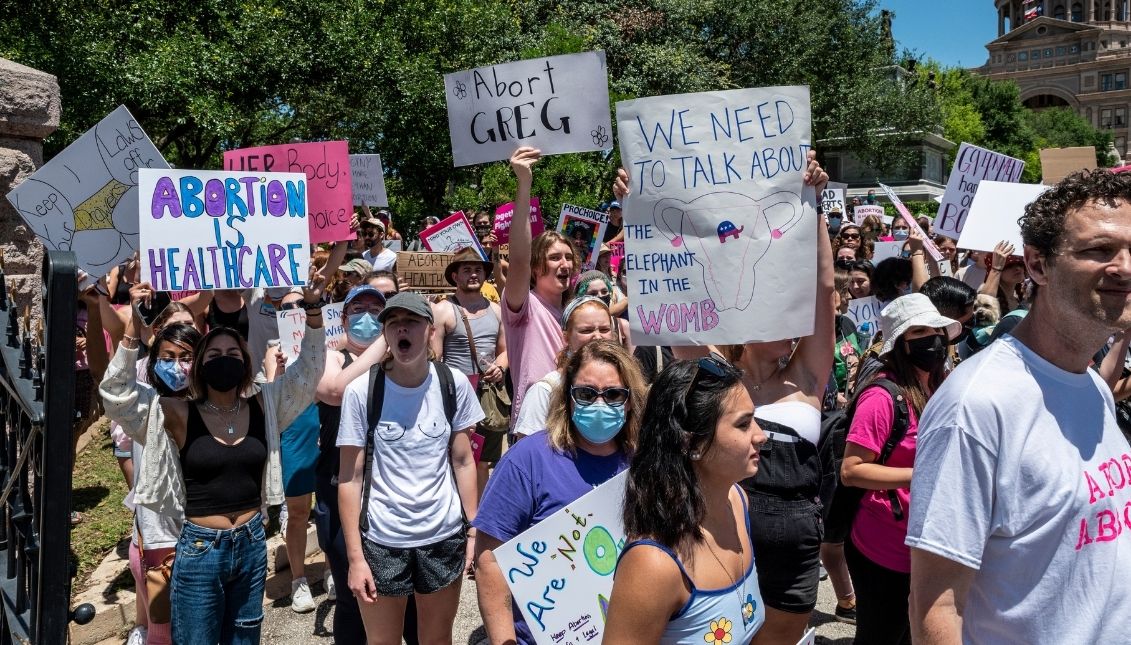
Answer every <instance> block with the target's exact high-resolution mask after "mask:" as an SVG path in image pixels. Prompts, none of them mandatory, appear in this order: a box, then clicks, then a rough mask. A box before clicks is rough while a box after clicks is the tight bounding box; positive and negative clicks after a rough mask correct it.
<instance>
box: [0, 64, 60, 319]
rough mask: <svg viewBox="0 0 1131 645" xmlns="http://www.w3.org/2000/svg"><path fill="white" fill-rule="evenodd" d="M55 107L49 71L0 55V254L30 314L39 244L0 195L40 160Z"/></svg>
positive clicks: (35, 302) (55, 122)
mask: <svg viewBox="0 0 1131 645" xmlns="http://www.w3.org/2000/svg"><path fill="white" fill-rule="evenodd" d="M60 111H61V103H60V98H59V82H58V81H57V80H56V78H55V77H54V76H52V75H51V74H47V73H45V72H41V71H39V70H35V69H32V68H30V67H25V66H23V65H20V64H19V63H15V62H13V61H10V60H8V59H5V58H0V256H2V257H3V259H4V274H5V275H6V276H7V278H8V279H7V285H8V290H9V293H10V294H11V295H12V296H13V297H14V298H15V299H16V302H17V304H18V306H19V307H20V309H21V310H22V309H23V308H24V306H25V305H28V304H31V305H32V307H33V310H34V312H35V315H36V316H39V315H41V312H40V311H39V304H40V303H39V300H40V299H39V298H38V294H39V289H40V279H39V272H40V267H41V266H42V261H43V246H42V245H41V244H40V243H39V241H38V240H36V238H35V236H34V235H33V234H32V233H31V231H29V230H28V228H27V226H25V225H24V223H23V220H22V219H20V215H19V213H17V212H16V210H15V209H14V208H12V205H11V203H9V202H8V200H7V199H5V198H4V195H6V194H7V193H8V191H9V190H11V189H12V188H13V187H15V186H16V185H17V184H19V183H20V182H22V181H23V180H25V179H27V178H28V177H30V176H31V174H32V173H33V172H35V170H36V168H38V167H39V166H41V165H43V139H45V138H46V137H47V136H48V135H49V134H51V133H52V132H54V131H55V129H56V128H58V127H59V114H60Z"/></svg>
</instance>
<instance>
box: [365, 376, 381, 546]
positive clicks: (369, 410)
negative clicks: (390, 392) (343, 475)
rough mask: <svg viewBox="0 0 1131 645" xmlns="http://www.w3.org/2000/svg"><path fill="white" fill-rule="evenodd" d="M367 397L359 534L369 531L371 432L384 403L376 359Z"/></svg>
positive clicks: (371, 459) (371, 471)
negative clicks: (367, 507) (368, 502)
mask: <svg viewBox="0 0 1131 645" xmlns="http://www.w3.org/2000/svg"><path fill="white" fill-rule="evenodd" d="M368 391H369V398H368V399H367V400H366V402H365V427H366V432H365V465H364V469H365V470H364V472H365V474H364V475H363V479H362V482H363V483H362V485H361V534H362V535H365V534H366V533H367V532H368V531H369V512H368V510H367V509H366V506H367V503H366V502H367V501H368V500H369V486H370V483H371V482H372V480H373V433H374V432H376V430H377V423H378V422H380V421H381V410H382V408H383V407H384V404H385V370H384V369H382V367H381V362H380V361H378V362H376V363H374V364H373V367H370V368H369V390H368Z"/></svg>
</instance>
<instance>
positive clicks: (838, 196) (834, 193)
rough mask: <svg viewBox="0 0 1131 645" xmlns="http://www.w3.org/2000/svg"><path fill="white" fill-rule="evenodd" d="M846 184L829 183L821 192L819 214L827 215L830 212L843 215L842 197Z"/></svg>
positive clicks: (846, 188) (846, 187)
mask: <svg viewBox="0 0 1131 645" xmlns="http://www.w3.org/2000/svg"><path fill="white" fill-rule="evenodd" d="M847 190H848V184H841V183H838V182H835V181H830V182H829V183H828V184H826V185H825V189H824V190H822V191H821V212H823V213H824V214H826V215H828V214H829V213H831V212H832V211H838V212H840V213H842V214H843V213H844V195H845V192H847Z"/></svg>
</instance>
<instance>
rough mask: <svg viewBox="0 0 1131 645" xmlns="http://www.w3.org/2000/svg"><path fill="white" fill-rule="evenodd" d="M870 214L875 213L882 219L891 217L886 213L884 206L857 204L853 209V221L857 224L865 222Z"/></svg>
mask: <svg viewBox="0 0 1131 645" xmlns="http://www.w3.org/2000/svg"><path fill="white" fill-rule="evenodd" d="M869 215H875V216H876V217H879V218H880V219H881V220H885V219H888V220H890V219H891V218H890V217H888V216H887V215H884V207H883V206H869V205H867V204H865V205H863V206H856V207H854V208H853V209H852V221H853V223H855V224H863V223H864V218H865V217H868V216H869Z"/></svg>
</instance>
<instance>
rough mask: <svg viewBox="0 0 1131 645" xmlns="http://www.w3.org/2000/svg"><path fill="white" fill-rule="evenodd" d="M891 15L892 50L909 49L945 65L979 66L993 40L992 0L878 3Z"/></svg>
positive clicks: (995, 31) (913, 0)
mask: <svg viewBox="0 0 1131 645" xmlns="http://www.w3.org/2000/svg"><path fill="white" fill-rule="evenodd" d="M879 8H880V9H890V10H892V11H894V12H895V20H894V22H893V23H892V32H893V33H894V34H895V40H896V51H897V52H899V51H902V50H903V49H904V48H907V49H910V50H912V51H914V52H916V53H918V54H920V55H922V56H923V57H925V58H933V59H935V60H937V61H939V62H940V63H942V64H944V65H946V66H948V67H953V66H962V67H979V66H981V65H982V64H984V63H985V62H986V56H987V54H986V43H988V42H990V41H991V40H993V39H995V38H997V17H996V11H995V10H994V0H880V2H879Z"/></svg>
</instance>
